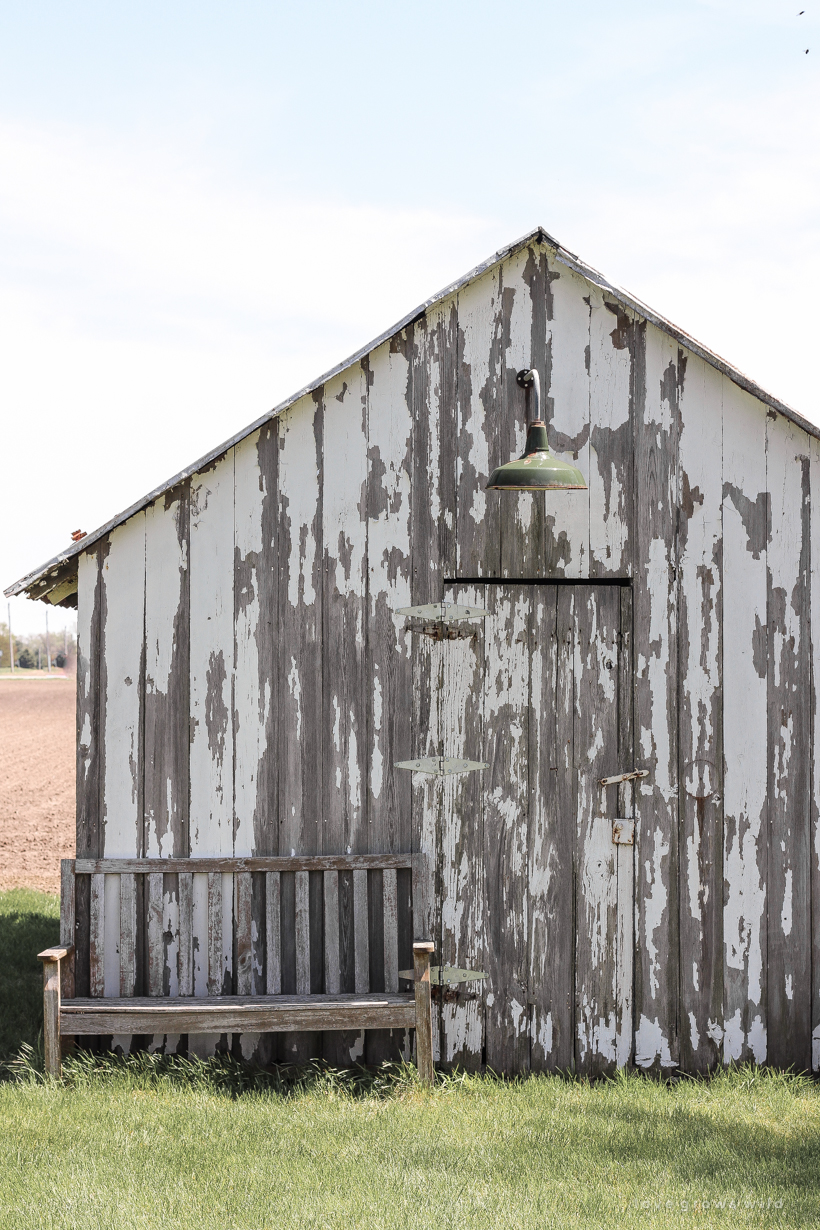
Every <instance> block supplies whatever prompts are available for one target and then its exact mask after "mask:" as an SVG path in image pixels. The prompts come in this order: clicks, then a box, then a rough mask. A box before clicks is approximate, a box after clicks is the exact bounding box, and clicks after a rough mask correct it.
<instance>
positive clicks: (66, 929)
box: [60, 858, 77, 999]
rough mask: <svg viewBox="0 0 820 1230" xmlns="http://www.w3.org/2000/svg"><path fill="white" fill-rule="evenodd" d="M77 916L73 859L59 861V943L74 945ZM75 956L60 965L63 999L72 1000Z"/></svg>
mask: <svg viewBox="0 0 820 1230" xmlns="http://www.w3.org/2000/svg"><path fill="white" fill-rule="evenodd" d="M76 929H77V914H76V877H75V875H74V859H73V858H63V859H60V943H61V944H76V942H77V940H76ZM74 961H75V954H72V955H71V956H70V957H68V958H67V959H66V960H65V961H63V962H62V963H61V965H62V968H61V974H60V977H61V980H62V981H61V992H60V993H61V995H62V997H63V999H73V998H74V994H75V990H74V986H75V976H74Z"/></svg>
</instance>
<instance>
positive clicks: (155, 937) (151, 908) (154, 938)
mask: <svg viewBox="0 0 820 1230" xmlns="http://www.w3.org/2000/svg"><path fill="white" fill-rule="evenodd" d="M146 879H147V880H148V911H147V912H148V994H149V995H162V994H163V993H164V988H163V981H164V979H163V974H164V972H165V951H164V945H163V934H162V905H163V901H162V872H161V871H152V872H151V873H150V875H148V876H147V877H146ZM120 904H122V898H120Z"/></svg>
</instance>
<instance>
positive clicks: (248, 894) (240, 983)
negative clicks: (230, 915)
mask: <svg viewBox="0 0 820 1230" xmlns="http://www.w3.org/2000/svg"><path fill="white" fill-rule="evenodd" d="M234 892H235V894H236V914H235V917H236V924H235V927H236V993H237V995H252V994H253V942H252V934H251V928H252V925H253V879H252V876H251V873H250V872H249V871H238V872H237V873H236V875H235V876H234Z"/></svg>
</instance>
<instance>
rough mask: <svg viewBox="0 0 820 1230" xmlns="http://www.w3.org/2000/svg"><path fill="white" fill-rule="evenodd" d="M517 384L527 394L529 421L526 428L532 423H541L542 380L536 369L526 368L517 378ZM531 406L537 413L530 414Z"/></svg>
mask: <svg viewBox="0 0 820 1230" xmlns="http://www.w3.org/2000/svg"><path fill="white" fill-rule="evenodd" d="M515 383H516V384H517V385H518V386H519V387H520V388H522V389H525V390H526V393H527V403H526V404H527V411H526V414H527V421H526V426H527V427H529V425H530V423H540V422H541V379H540V377H539V375H538V372H537V371H536V370H535V368H534V367H529V368H527V367H525V368H524V369H523V371H520V372H519V373H518V375H517V376H516V378H515ZM530 406H532V408H533V410H534V411H535V413H534V414H530Z"/></svg>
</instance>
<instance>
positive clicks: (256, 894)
mask: <svg viewBox="0 0 820 1230" xmlns="http://www.w3.org/2000/svg"><path fill="white" fill-rule="evenodd" d="M82 877H86V881H85V885H83V881H82ZM110 877H116V878H117V881H118V887H119V892H118V893H116V892H115V893H111V892H110V891H109V892H108V893H107V892H106V879H107V878H109V880H110ZM423 879H424V872H423V863H422V862H421V856H419V855H409V854H407V855H346V856H328V855H321V856H313V857H293V858H280V857H276V858H273V857H269V858H263V857H259V858H187V859H182V858H167V859H77V860H68V859H67V860H64V861H63V873H62V895H63V904H62V925H61V934H62V936H63V940H64V942H74V934H75V900H78V899H79V900H83V901H85V902H87V903H88V904H87V914H88V925H87V930H85V929H84V928H82V927H81V928H77V937H78V944H77V968H78V970H79V969H81V968H82V967H83V965H84V964H85V963H84V961H83V954H82V943H81V942H80V936H81V934H82V932H83V931H84V930H85V935H86V936H87V947H88V959H87V964H85V969H86V971H87V975H86V977H87V981H88V984H89V985H88V987H87V990H86V989H85V988H83V991H84V992H85V993H87V994H90V995H91V996H94V997H100V996H103V995H104V994H105V990H106V967H108V969H109V987H108V993H109V994H116V995H120V996H133V995H139V994H147V995H151V996H163V995H168V994H169V990H170V991H171V992H172V993H173V991H176V993H177V994H178V995H181V996H182V995H194V994H197V995H203V994H207V995H226V994H228V995H229V994H236V995H258V994H268V995H279V994H282V993H288V994H297V995H310V994H320V993H323V994H328V995H335V994H340V993H344V992H354V993H356V994H366V993H368V992H370V991H385V992H395V991H398V989H399V978H398V975H399V970H400V969H401V968H404V967H407V966H410V965H412V942H413V900H414V892H415V896H416V898H417V899H419V897H420V894H421V891H422V890H421V888H419V887H418V886H419V885H420V884H422V883H423ZM414 885H415V888H414ZM117 898H118V900H119V911H118V913H119V917H118V919H117V918H112V917H109V918H108V919H106V902H108V904H109V914H110V913H111V912H112V909H111V907H112V905H113V903H115V902H116V901H117ZM171 907H173V908H171ZM114 912H116V911H114ZM106 943H107V944H108V945H109V960H108V962H107V961H106ZM112 943H116V947H117V949H118V952H119V961H118V965H119V986H117V987H116V988H114V987H112V986H111V985H110V981H111V980H110V969H111V945H112ZM169 963H173V965H174V966H175V967H176V974H177V977H176V978H175V979H170V978H169ZM81 981H86V978H84V977H82V976H81ZM77 989H78V993H80V987H79V986H78V988H77ZM66 990H68V988H66ZM68 993H69V994H71V993H72V992H71V990H68Z"/></svg>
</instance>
